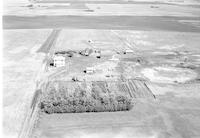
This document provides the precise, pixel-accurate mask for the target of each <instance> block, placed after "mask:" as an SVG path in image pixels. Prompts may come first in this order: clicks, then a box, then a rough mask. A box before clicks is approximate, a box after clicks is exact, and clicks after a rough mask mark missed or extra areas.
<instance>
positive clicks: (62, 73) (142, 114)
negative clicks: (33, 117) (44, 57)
mask: <svg viewBox="0 0 200 138" xmlns="http://www.w3.org/2000/svg"><path fill="white" fill-rule="evenodd" d="M70 34H71V36H72V37H70ZM75 36H77V38H76V37H75ZM158 37H159V39H158ZM198 38H199V34H198V33H181V32H162V31H153V32H152V31H151V32H149V31H127V30H123V31H122V30H115V31H114V30H77V29H75V30H61V32H60V35H59V36H58V38H57V41H56V44H55V46H54V47H53V48H52V49H51V50H50V53H54V52H56V51H67V50H72V51H75V53H74V54H73V56H72V57H66V64H67V66H65V67H61V68H57V69H56V68H53V67H50V66H49V67H48V70H47V72H46V73H47V74H49V76H48V80H49V82H50V83H49V84H48V86H51V87H53V88H54V87H55V89H57V92H58V94H56V93H57V92H53V94H54V95H55V96H59V95H63V94H64V95H65V96H67V97H68V96H69V93H70V94H73V93H74V92H75V91H79V90H84V91H86V93H87V94H89V95H90V93H91V89H92V87H91V86H92V84H93V83H95V85H96V84H97V86H98V89H99V92H100V94H102V93H104V92H105V91H106V92H111V93H113V92H114V93H113V94H114V95H119V94H120V95H121V94H122V95H126V96H128V97H131V98H132V101H133V103H134V105H133V108H132V109H131V110H130V111H128V112H127V111H125V112H114V113H111V112H109V113H108V112H104V113H81V114H77V115H75V114H72V113H68V114H50V115H49V114H46V113H44V112H41V113H40V120H39V121H38V124H37V125H36V128H35V129H34V131H33V136H37V137H52V138H53V137H56V136H59V137H81V136H83V137H84V136H86V135H89V136H92V137H93V136H95V137H101V136H103V137H116V136H124V137H132V136H133V137H134V136H136V137H168V136H169V135H172V136H173V137H183V136H186V137H187V136H189V137H190V136H191V137H195V136H197V137H198V136H199V133H198V130H199V126H198V125H196V123H192V122H194V121H195V120H196V121H197V122H199V121H200V120H199V119H198V117H197V116H198V115H199V108H198V106H199V104H200V103H199V102H198V98H199V86H200V85H199V66H200V64H199V62H198V61H199V56H198V55H199V54H200V53H199V47H198V43H197V42H199V39H198ZM89 40H90V41H89ZM85 48H98V49H101V52H102V58H100V59H97V58H96V57H95V56H94V55H93V54H91V55H90V56H83V55H80V54H79V53H78V51H80V50H83V49H85ZM126 49H132V50H133V51H134V54H124V53H123V51H124V50H126ZM120 51H121V52H120ZM118 52H119V53H118ZM113 57H114V58H117V59H118V60H111V59H113ZM47 66H48V64H47ZM87 66H90V67H91V66H92V67H94V68H95V69H96V71H95V72H94V73H93V74H86V73H84V69H85V68H86V67H87ZM108 74H110V75H109V76H108ZM73 76H76V77H78V80H79V81H77V82H73V81H72V80H71V79H72V78H73ZM92 80H93V82H92ZM111 80H114V81H111ZM51 81H52V82H51ZM54 83H55V84H54ZM72 84H73V85H72ZM61 86H63V90H62V92H59V89H60V87H61ZM76 88H78V89H76ZM63 92H64V93H63ZM66 92H67V93H66ZM76 93H77V92H76ZM65 96H60V97H65ZM104 96H105V95H104ZM44 97H45V93H44ZM46 97H49V98H50V97H51V96H50V94H48V91H47V95H46ZM61 99H62V98H61ZM43 100H44V101H45V98H44V99H43ZM183 103H184V105H183V106H181V104H183ZM159 105H160V106H159ZM65 107H66V106H65ZM186 107H187V108H186ZM52 109H53V108H52ZM55 109H56V108H55ZM56 110H57V111H59V110H58V109H56ZM190 110H192V111H193V112H191V113H189V112H190ZM104 111H106V110H104ZM174 115H175V116H176V117H175V118H173V116H174ZM122 116H123V117H122ZM189 116H193V117H192V118H191V117H189ZM188 117H189V118H190V120H188V121H189V122H190V123H191V124H190V127H187V128H185V127H182V126H185V125H186V124H187V121H184V120H185V119H186V118H187V119H189V118H188ZM117 118H120V119H119V120H117ZM47 120H48V122H47ZM75 120H76V121H75ZM86 122H87V123H86ZM187 125H188V124H187ZM109 126H112V130H110V129H111V128H110V127H109ZM192 128H193V129H192ZM99 129H100V130H102V132H98V131H97V130H99ZM182 129H184V132H183V131H182ZM130 130H132V131H131V132H133V133H131V132H128V131H130ZM50 131H51V132H50ZM116 131H118V132H119V133H115V132H116ZM49 132H50V133H49Z"/></svg>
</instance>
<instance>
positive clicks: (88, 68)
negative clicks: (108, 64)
mask: <svg viewBox="0 0 200 138" xmlns="http://www.w3.org/2000/svg"><path fill="white" fill-rule="evenodd" d="M86 70H95V69H94V68H93V67H87V68H86Z"/></svg>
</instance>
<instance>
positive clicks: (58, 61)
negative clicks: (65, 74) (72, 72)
mask: <svg viewBox="0 0 200 138" xmlns="http://www.w3.org/2000/svg"><path fill="white" fill-rule="evenodd" d="M53 65H54V66H55V67H63V66H65V57H63V56H54V57H53Z"/></svg>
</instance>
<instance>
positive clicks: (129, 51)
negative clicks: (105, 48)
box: [124, 49, 133, 54]
mask: <svg viewBox="0 0 200 138" xmlns="http://www.w3.org/2000/svg"><path fill="white" fill-rule="evenodd" d="M129 53H133V50H131V49H126V50H125V51H124V54H129Z"/></svg>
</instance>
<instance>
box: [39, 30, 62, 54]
mask: <svg viewBox="0 0 200 138" xmlns="http://www.w3.org/2000/svg"><path fill="white" fill-rule="evenodd" d="M60 31H61V30H59V29H56V30H53V31H52V32H51V34H50V35H49V37H48V38H47V40H46V41H45V42H44V44H43V45H42V46H41V47H40V49H39V50H38V51H37V52H43V53H49V50H50V49H51V47H52V46H53V45H54V44H55V41H56V39H57V37H58V35H59V33H60Z"/></svg>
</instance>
